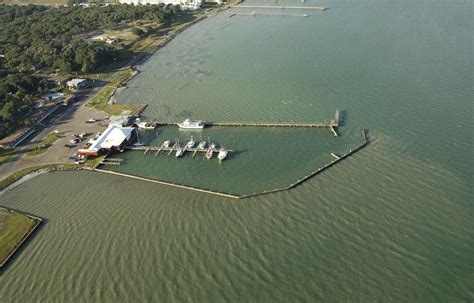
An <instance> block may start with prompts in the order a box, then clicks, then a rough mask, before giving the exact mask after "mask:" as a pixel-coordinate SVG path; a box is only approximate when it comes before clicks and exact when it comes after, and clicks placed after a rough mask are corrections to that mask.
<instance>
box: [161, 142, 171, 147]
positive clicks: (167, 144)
mask: <svg viewBox="0 0 474 303" xmlns="http://www.w3.org/2000/svg"><path fill="white" fill-rule="evenodd" d="M170 144H171V141H170V140H166V141H165V142H163V144H162V145H161V147H166V148H168V147H170Z"/></svg>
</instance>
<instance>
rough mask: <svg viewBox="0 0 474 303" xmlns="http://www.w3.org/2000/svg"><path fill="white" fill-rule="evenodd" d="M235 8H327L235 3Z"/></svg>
mask: <svg viewBox="0 0 474 303" xmlns="http://www.w3.org/2000/svg"><path fill="white" fill-rule="evenodd" d="M235 8H265V9H266V8H270V9H286V8H287V9H308V10H319V11H325V10H327V9H328V8H327V6H282V5H237V6H235Z"/></svg>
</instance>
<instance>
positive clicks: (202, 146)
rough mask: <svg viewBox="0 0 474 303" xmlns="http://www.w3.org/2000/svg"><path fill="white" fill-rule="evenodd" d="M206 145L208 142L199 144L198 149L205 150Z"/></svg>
mask: <svg viewBox="0 0 474 303" xmlns="http://www.w3.org/2000/svg"><path fill="white" fill-rule="evenodd" d="M206 144H207V142H206V141H201V142H199V145H198V147H197V148H198V149H205V148H206Z"/></svg>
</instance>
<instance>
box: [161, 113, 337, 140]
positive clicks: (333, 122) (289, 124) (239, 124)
mask: <svg viewBox="0 0 474 303" xmlns="http://www.w3.org/2000/svg"><path fill="white" fill-rule="evenodd" d="M339 117H340V110H339V108H336V113H335V114H334V119H332V120H331V121H329V123H326V122H324V123H296V122H261V123H259V122H203V124H204V125H205V126H225V127H295V128H297V127H301V128H330V129H331V130H332V131H333V132H334V133H335V129H336V128H338V127H339ZM156 124H157V125H158V126H176V125H177V124H178V122H157V123H156ZM334 136H336V137H337V133H336V134H335V135H334Z"/></svg>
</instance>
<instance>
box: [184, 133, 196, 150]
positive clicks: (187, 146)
mask: <svg viewBox="0 0 474 303" xmlns="http://www.w3.org/2000/svg"><path fill="white" fill-rule="evenodd" d="M195 144H196V142H194V139H193V136H191V140H189V141H188V143H187V144H186V148H193V147H194V145H195Z"/></svg>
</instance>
